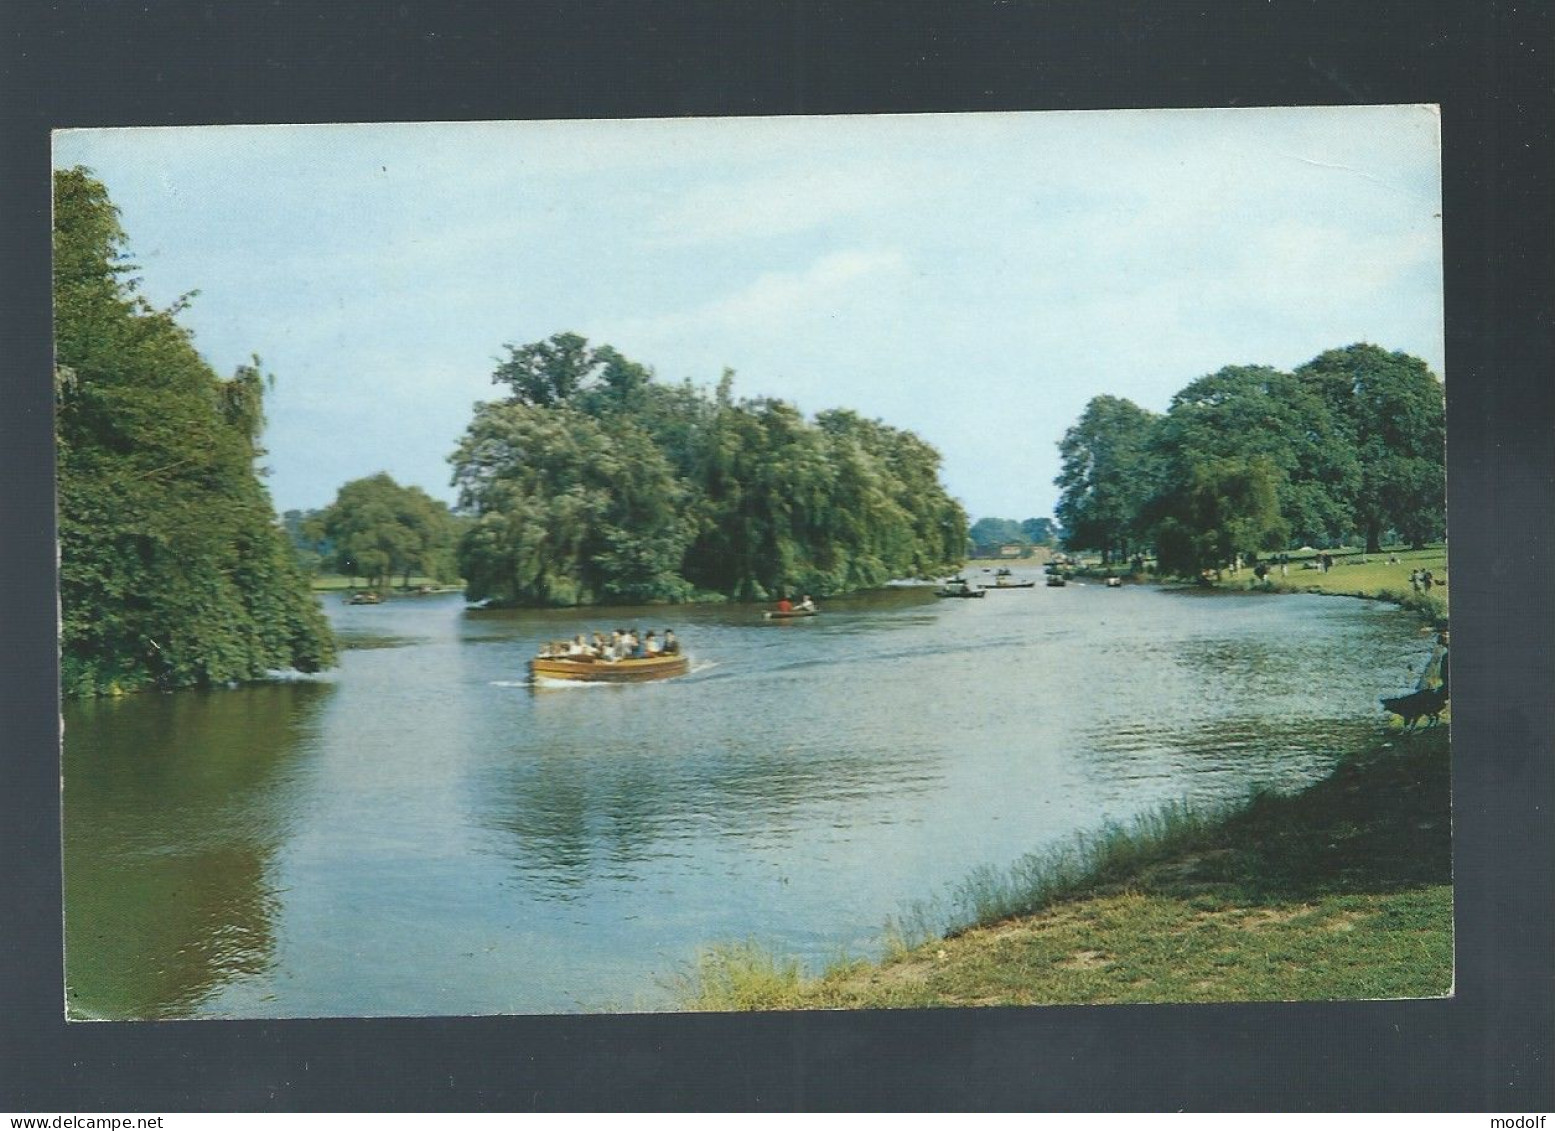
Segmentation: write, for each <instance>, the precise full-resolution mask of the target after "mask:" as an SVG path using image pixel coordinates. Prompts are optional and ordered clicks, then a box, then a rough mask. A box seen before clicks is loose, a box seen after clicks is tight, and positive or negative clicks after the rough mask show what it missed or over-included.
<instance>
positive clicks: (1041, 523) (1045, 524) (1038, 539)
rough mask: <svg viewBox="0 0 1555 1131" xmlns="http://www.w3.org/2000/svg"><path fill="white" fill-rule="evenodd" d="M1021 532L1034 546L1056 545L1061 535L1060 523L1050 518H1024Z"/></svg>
mask: <svg viewBox="0 0 1555 1131" xmlns="http://www.w3.org/2000/svg"><path fill="white" fill-rule="evenodd" d="M1020 532H1021V533H1022V534H1024V535H1025V536H1026V540H1027V541H1028V542H1030V543H1031V544H1032V545H1033V546H1052V545H1056V544H1057V542H1058V537H1059V529H1058V524H1057V523H1056V522H1054V521H1053V520H1052V519H1050V518H1028V519H1024V520H1022V522H1021V524H1020Z"/></svg>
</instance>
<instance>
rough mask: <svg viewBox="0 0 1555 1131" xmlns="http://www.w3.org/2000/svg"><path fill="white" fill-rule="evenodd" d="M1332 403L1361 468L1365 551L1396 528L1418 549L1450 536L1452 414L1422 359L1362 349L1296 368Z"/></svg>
mask: <svg viewBox="0 0 1555 1131" xmlns="http://www.w3.org/2000/svg"><path fill="white" fill-rule="evenodd" d="M1296 375H1297V377H1299V378H1300V379H1301V380H1303V381H1305V382H1307V383H1308V384H1309V385H1310V386H1311V387H1312V388H1313V389H1314V390H1315V391H1316V392H1317V394H1318V395H1319V396H1321V397H1322V398H1323V399H1324V401H1325V402H1326V403H1327V404H1328V405H1329V407H1330V411H1331V412H1332V414H1333V416H1334V418H1335V420H1336V421H1338V422H1339V425H1340V427H1341V428H1342V429H1343V432H1344V435H1345V438H1346V441H1347V442H1348V443H1349V444H1350V445H1351V447H1352V448H1353V449H1354V451H1355V454H1356V458H1357V460H1358V462H1359V465H1360V484H1359V490H1358V491H1357V493H1356V496H1355V517H1356V520H1357V523H1358V525H1359V528H1360V530H1361V532H1362V533H1364V534H1365V537H1366V551H1367V553H1372V554H1374V553H1377V552H1378V551H1379V550H1380V549H1381V545H1382V541H1381V540H1382V535H1383V533H1384V532H1385V531H1387V530H1389V529H1392V530H1393V531H1395V532H1396V533H1397V534H1398V536H1399V537H1400V538H1403V539H1404V540H1406V541H1408V542H1409V543H1410V545H1411V546H1413V547H1414V548H1416V549H1419V548H1420V547H1421V546H1423V545H1424V544H1425V543H1426V542H1427V541H1431V540H1434V539H1438V538H1440V537H1442V536H1443V535H1444V534H1445V532H1446V509H1445V508H1446V497H1447V496H1446V491H1447V487H1446V478H1445V475H1446V456H1445V443H1446V432H1445V427H1446V410H1445V402H1444V398H1443V392H1442V384H1441V381H1440V380H1439V379H1438V378H1437V377H1436V375H1435V374H1434V373H1432V372H1431V371H1430V369H1428V368H1427V367H1426V364H1425V362H1423V361H1421V360H1420V359H1419V358H1416V357H1410V356H1409V355H1408V354H1403V353H1388V352H1387V351H1385V350H1382V349H1379V348H1378V347H1376V346H1373V345H1367V344H1357V345H1352V346H1346V347H1345V348H1344V349H1338V350H1329V351H1328V352H1327V353H1324V354H1321V355H1319V356H1318V357H1316V358H1314V359H1312V360H1311V361H1309V362H1307V364H1305V365H1303V366H1301V367H1300V368H1299V369H1297V370H1296Z"/></svg>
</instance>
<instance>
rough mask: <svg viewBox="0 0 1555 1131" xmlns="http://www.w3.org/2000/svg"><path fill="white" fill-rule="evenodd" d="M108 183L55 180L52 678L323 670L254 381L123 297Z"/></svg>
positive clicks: (318, 626) (330, 654)
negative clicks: (270, 472) (270, 481)
mask: <svg viewBox="0 0 1555 1131" xmlns="http://www.w3.org/2000/svg"><path fill="white" fill-rule="evenodd" d="M125 243H126V241H125V234H124V232H123V230H122V229H121V227H120V225H119V218H118V211H117V209H116V208H115V207H114V205H113V203H112V201H110V200H109V198H108V193H107V190H106V189H105V188H104V187H103V185H102V184H100V183H99V182H98V181H96V180H95V179H93V178H92V176H91V175H90V174H89V173H88V172H87V171H86V170H84V169H80V168H76V169H70V170H66V171H62V172H59V173H56V174H55V179H54V311H55V357H56V369H55V391H56V416H55V421H56V424H55V427H56V440H57V469H58V500H59V542H60V604H61V674H62V682H63V685H64V689H65V691H66V693H67V694H100V693H111V692H118V691H135V690H140V689H142V688H150V687H158V688H175V687H188V686H197V685H203V684H213V683H224V682H229V681H234V680H247V679H255V678H259V677H261V676H263V675H264V674H265V673H266V672H267V671H270V670H273V669H278V668H288V667H290V668H297V669H300V670H303V671H314V670H317V669H319V668H321V667H324V666H326V665H328V664H329V663H331V662H332V661H333V658H334V645H333V639H332V637H331V634H330V631H329V628H328V625H327V624H326V622H325V620H324V618H323V614H322V613H321V612H320V610H319V608H318V606H317V603H316V602H315V600H314V599H313V597H312V595H311V594H310V592H309V590H308V584H307V580H306V579H305V578H304V577H303V575H302V573H301V571H300V570H299V569H298V567H297V564H296V562H295V559H294V557H293V554H292V551H291V547H290V545H289V544H288V540H287V538H286V536H285V534H284V532H283V531H282V530H281V528H280V527H279V525H278V524H277V522H276V519H275V512H274V509H273V508H272V506H271V503H270V498H269V495H268V493H267V492H266V490H265V489H264V487H263V485H262V484H261V483H260V481H259V478H258V475H257V473H256V471H255V466H254V464H255V460H256V459H257V458H258V457H259V456H260V455H261V454H262V449H261V448H260V446H259V436H260V433H261V431H262V429H263V426H264V409H263V400H264V391H265V388H266V385H267V379H266V378H264V377H263V376H262V374H261V372H260V368H259V364H258V362H257V359H256V361H255V363H254V364H253V365H246V366H242V367H240V368H239V369H238V370H237V372H236V373H235V374H234V375H233V376H232V377H231V378H229V379H225V380H224V379H222V378H220V377H218V376H217V375H216V374H215V373H214V372H213V371H212V370H211V368H210V366H209V365H208V364H207V363H206V362H205V360H204V359H203V358H201V357H200V355H199V353H198V352H197V351H196V350H195V348H194V346H193V343H192V341H191V339H190V334H189V332H188V331H187V330H186V329H184V328H183V327H182V326H180V325H179V323H178V321H177V315H178V313H179V312H180V311H181V310H182V309H183V308H184V305H185V303H186V301H187V296H186V299H184V300H180V301H179V302H177V303H174V304H173V305H172V306H171V307H168V308H166V309H159V308H156V307H154V306H152V305H151V304H150V303H148V302H147V301H146V300H145V299H144V298H142V297H141V296H140V295H139V294H138V293H137V290H138V287H137V283H136V280H135V279H134V278H133V276H132V267H131V265H130V264H129V262H128V260H127V258H126V255H125Z"/></svg>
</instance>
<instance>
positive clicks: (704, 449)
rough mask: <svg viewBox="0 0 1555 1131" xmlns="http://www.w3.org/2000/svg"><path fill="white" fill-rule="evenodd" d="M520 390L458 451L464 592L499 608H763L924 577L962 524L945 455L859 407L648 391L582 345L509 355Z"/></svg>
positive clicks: (612, 356)
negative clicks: (942, 469)
mask: <svg viewBox="0 0 1555 1131" xmlns="http://www.w3.org/2000/svg"><path fill="white" fill-rule="evenodd" d="M508 348H509V350H510V353H511V359H510V361H509V362H508V363H504V366H503V368H502V369H500V370H499V373H498V377H497V379H498V380H499V381H502V382H506V383H508V384H510V385H512V386H513V387H514V389H515V395H514V396H513V397H512V398H510V399H509V400H508V401H506V402H503V403H499V404H485V405H480V406H477V408H476V412H475V418H474V420H473V421H472V422H471V424H470V427H469V429H468V430H467V431H466V433H465V436H464V438H463V440H462V441H461V442H460V444H459V447H458V449H457V450H456V451H455V452H454V454H453V456H452V457H451V459H452V463H453V465H454V482H455V484H456V485H457V486H458V488H459V493H460V507H461V509H463V510H464V511H466V512H468V513H469V515H470V516H471V518H472V524H471V526H470V528H469V529H468V531H467V532H466V533H465V535H464V537H463V538H462V539H461V541H460V546H459V562H460V569H461V573H462V574H463V576H464V577H465V578H466V579H467V581H468V589H467V592H468V594H469V595H470V597H471V598H472V599H475V600H483V599H484V600H489V601H492V602H494V603H497V604H504V605H529V604H538V605H573V604H591V603H623V602H632V603H635V602H651V601H683V600H689V599H691V598H692V597H706V596H708V595H723V596H728V597H734V598H737V599H741V600H764V599H767V598H769V597H772V596H776V595H781V594H798V593H810V594H813V595H816V596H824V595H827V594H833V593H840V592H846V591H849V590H855V589H861V588H868V587H872V586H879V585H882V584H884V583H885V582H887V581H889V580H891V579H892V578H894V577H902V576H929V575H932V574H934V573H937V572H940V571H942V570H944V569H947V568H950V567H951V566H952V564H953V563H955V562H958V561H959V560H960V558H961V555H962V552H963V547H964V543H965V534H966V516H965V514H964V513H963V512H962V510H961V508H960V507H959V506H958V505H957V504H956V503H955V502H954V501H952V500H951V499H950V498H949V497H948V496H947V495H946V494H945V492H944V489H943V487H942V486H941V485H940V483H939V455H938V453H937V452H935V451H934V450H933V449H932V448H930V447H929V446H928V445H926V444H924V443H923V442H922V441H921V440H919V439H918V438H917V437H916V436H913V435H912V434H911V433H907V432H902V431H899V430H897V429H894V428H891V427H889V426H887V425H884V424H881V423H879V422H878V421H867V420H864V419H862V418H860V417H858V416H857V415H856V414H853V413H850V412H846V411H837V412H831V413H823V414H822V415H821V416H820V417H819V418H817V419H816V420H815V421H814V422H813V423H812V422H810V421H807V420H805V419H804V417H802V416H801V415H800V414H799V412H798V411H797V410H796V409H795V408H794V407H793V406H792V405H789V404H786V403H784V402H782V401H778V400H772V399H770V398H758V399H754V400H742V401H736V400H735V399H734V397H733V394H732V374H730V373H728V372H726V373H725V374H724V379H723V381H722V382H721V383H720V385H719V388H718V391H717V392H716V393H715V394H714V395H713V396H711V397H709V396H707V395H705V394H703V393H700V392H698V391H697V390H696V389H694V388H693V387H692V386H691V385H690V384H682V385H680V386H663V385H659V384H657V383H655V382H654V381H653V379H652V373H651V371H650V370H649V369H647V368H646V367H644V366H642V365H639V364H638V363H636V362H633V361H630V360H628V359H627V358H625V357H623V356H622V355H621V354H619V353H618V352H616V351H615V350H614V349H612V348H611V347H609V346H601V347H599V348H598V349H590V348H589V347H588V345H587V343H586V342H585V341H584V340H583V339H581V338H578V337H577V336H576V335H570V334H561V335H556V336H554V337H552V338H551V339H549V340H548V341H547V342H542V343H535V344H534V345H530V346H524V347H519V348H514V347H511V346H510V347H508Z"/></svg>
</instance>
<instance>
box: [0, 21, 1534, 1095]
mask: <svg viewBox="0 0 1555 1131" xmlns="http://www.w3.org/2000/svg"><path fill="white" fill-rule="evenodd" d="M1551 24H1552V20H1551V17H1550V9H1549V8H1548V7H1545V6H1543V5H1523V4H1518V5H1515V6H1514V5H1513V4H1511V3H1506V2H1498V0H1465V2H1459V3H1447V2H1420V0H1416V2H1399V0H1370V2H1355V0H1349V2H1346V3H1329V2H1326V0H1307V2H1296V0H1257V2H1254V0H1246V2H1236V3H1231V2H1225V0H1215V2H1203V3H1182V2H1174V0H1154V2H1140V3H1117V2H1108V0H1098V2H1091V3H1080V4H1076V3H1015V2H1008V3H988V2H965V0H963V2H938V3H929V2H912V0H895V2H887V3H878V2H864V0H859V2H842V0H812V2H808V3H806V2H801V0H786V2H785V0H764V2H761V3H745V4H729V3H711V2H710V3H702V4H691V3H661V4H650V3H646V2H633V3H626V2H619V3H596V2H581V0H580V2H576V3H563V2H560V0H548V2H531V3H527V4H522V5H509V4H501V3H460V2H456V0H443V2H440V3H432V2H426V0H417V2H406V3H397V4H396V3H351V4H343V3H342V4H328V3H318V2H317V0H313V2H296V0H271V2H259V0H246V2H245V3H242V4H230V3H217V2H211V3H203V4H202V3H184V2H175V0H168V2H156V0H152V2H150V3H146V4H130V3H122V2H119V0H75V2H58V3H44V2H37V0H10V2H9V3H7V4H4V5H0V127H3V131H4V132H3V134H0V155H3V158H0V209H3V220H4V224H3V227H0V373H3V379H4V382H5V385H4V397H3V399H0V571H3V572H0V641H3V644H4V648H3V651H0V655H3V656H4V659H3V670H0V704H3V707H0V722H3V725H0V883H3V887H0V1110H8V1111H13V1112H18V1113H25V1112H28V1111H29V1110H30V1111H37V1112H43V1111H49V1112H55V1111H64V1112H69V1111H77V1112H91V1111H98V1112H105V1111H116V1112H125V1111H149V1112H157V1111H162V1112H177V1111H198V1110H218V1111H269V1110H276V1111H282V1110H303V1111H327V1110H347V1111H351V1110H356V1111H366V1110H374V1111H385V1110H404V1111H413V1110H430V1111H438V1110H442V1111H463V1110H512V1111H521V1110H531V1109H533V1110H558V1109H572V1110H576V1109H615V1110H650V1109H671V1110H688V1111H689V1110H706V1109H719V1110H749V1109H754V1110H759V1109H770V1110H800V1109H809V1110H820V1109H830V1110H839V1109H843V1110H846V1109H859V1110H876V1111H885V1110H936V1109H979V1110H1060V1111H1084V1110H1118V1111H1125V1110H1134V1111H1171V1110H1176V1109H1183V1108H1186V1109H1207V1110H1227V1111H1230V1110H1264V1111H1302V1110H1315V1111H1325V1110H1326V1111H1342V1110H1391V1111H1479V1112H1501V1113H1506V1114H1517V1113H1522V1112H1528V1111H1539V1110H1544V1111H1548V1110H1550V1109H1551V1108H1552V1107H1555V1091H1552V1081H1555V1069H1552V1066H1551V1062H1550V1052H1551V1043H1552V1042H1551V1034H1552V1032H1555V1010H1552V1001H1555V977H1552V973H1555V969H1552V968H1555V932H1552V915H1551V909H1552V907H1555V885H1552V882H1551V868H1552V862H1555V845H1552V843H1551V841H1552V837H1551V830H1552V822H1551V818H1550V805H1551V802H1552V800H1555V791H1552V789H1551V775H1550V769H1551V761H1552V760H1551V735H1550V729H1551V723H1552V713H1551V702H1552V698H1555V696H1552V690H1555V671H1552V664H1551V654H1550V651H1551V650H1550V646H1549V641H1550V636H1551V632H1552V630H1555V617H1552V616H1551V601H1550V595H1551V591H1552V584H1551V583H1552V581H1555V578H1552V576H1551V570H1550V564H1549V562H1550V552H1551V549H1552V543H1551V533H1552V525H1555V498H1552V494H1555V492H1552V491H1551V484H1552V483H1555V416H1552V412H1551V398H1550V386H1551V372H1552V368H1551V361H1552V357H1551V341H1550V327H1551V323H1552V309H1551V300H1552V287H1551V283H1552V281H1555V271H1552V264H1551V251H1552V246H1555V216H1552V202H1555V184H1552V180H1555V178H1552V170H1551V145H1550V141H1551V137H1550V131H1551V122H1552V120H1555V113H1552V111H1555V98H1552V95H1551V92H1552V89H1555V76H1552V67H1551V52H1552V44H1555V35H1552V31H1555V29H1552V26H1551ZM1375 103H1439V104H1440V105H1441V107H1442V121H1443V136H1444V172H1445V181H1444V193H1445V203H1444V230H1445V233H1446V236H1445V238H1446V259H1447V273H1448V276H1447V289H1446V297H1447V370H1448V373H1447V378H1448V444H1449V479H1448V482H1449V523H1450V527H1451V537H1452V547H1451V554H1452V578H1453V630H1454V632H1453V644H1454V658H1455V663H1454V664H1453V675H1454V681H1453V682H1454V687H1455V688H1456V689H1457V691H1458V697H1457V699H1456V700H1455V701H1454V712H1453V714H1454V725H1453V743H1454V763H1455V771H1454V806H1455V833H1456V856H1455V869H1456V892H1457V931H1458V935H1457V938H1458V973H1457V989H1456V994H1455V996H1454V997H1453V998H1452V999H1450V1000H1443V1001H1409V1002H1352V1003H1343V1004H1332V1005H1330V1004H1316V1003H1307V1004H1291V1005H1278V1004H1275V1005H1226V1006H1192V1007H1187V1006H1184V1007H1175V1006H1174V1007H1132V1006H1130V1007H1123V1006H1117V1007H1084V1008H1074V1007H1058V1008H1039V1009H994V1010H944V1011H923V1012H892V1013H808V1014H772V1015H755V1016H738V1017H736V1016H722V1015H670V1016H664V1015H646V1016H617V1017H611V1016H603V1017H602V1016H589V1017H535V1018H486V1019H476V1020H466V1019H420V1020H392V1019H391V1020H319V1021H294V1022H253V1023H249V1022H218V1021H207V1022H189V1023H156V1024H130V1023H98V1024H75V1025H69V1026H67V1025H66V1024H65V1023H64V1022H63V1020H62V1001H63V993H62V980H63V978H62V957H61V951H62V944H61V929H60V924H59V915H60V879H59V850H58V837H59V816H58V813H59V810H58V786H59V769H58V758H57V754H58V735H57V725H58V722H57V720H58V712H57V682H56V671H55V667H54V647H55V644H54V630H55V600H54V591H53V572H54V536H53V501H52V478H51V459H52V455H51V440H50V411H51V389H52V383H51V381H50V379H49V373H50V331H49V279H48V249H49V243H48V240H49V226H48V217H49V130H50V129H51V128H57V127H68V126H108V125H116V126H117V125H168V124H204V123H225V122H321V121H412V120H444V121H446V120H455V119H520V118H580V117H591V118H595V117H646V116H656V117H659V116H683V115H748V114H845V113H907V112H925V111H978V110H1037V109H1110V108H1120V107H1147V106H1160V107H1195V106H1254V105H1350V104H1375Z"/></svg>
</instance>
